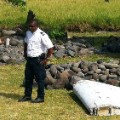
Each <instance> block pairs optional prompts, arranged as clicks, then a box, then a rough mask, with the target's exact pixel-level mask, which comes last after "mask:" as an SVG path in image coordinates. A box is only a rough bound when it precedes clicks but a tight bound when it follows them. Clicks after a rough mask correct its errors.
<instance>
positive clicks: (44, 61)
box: [40, 59, 48, 65]
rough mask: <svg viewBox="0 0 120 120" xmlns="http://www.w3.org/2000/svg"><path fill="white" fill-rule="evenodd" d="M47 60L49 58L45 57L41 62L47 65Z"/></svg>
mask: <svg viewBox="0 0 120 120" xmlns="http://www.w3.org/2000/svg"><path fill="white" fill-rule="evenodd" d="M47 62H48V59H44V60H42V61H41V62H40V64H43V65H46V64H47Z"/></svg>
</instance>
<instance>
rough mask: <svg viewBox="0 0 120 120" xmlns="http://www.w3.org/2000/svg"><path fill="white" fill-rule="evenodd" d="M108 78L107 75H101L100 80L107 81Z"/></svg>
mask: <svg viewBox="0 0 120 120" xmlns="http://www.w3.org/2000/svg"><path fill="white" fill-rule="evenodd" d="M106 80H107V75H99V81H101V82H105V81H106Z"/></svg>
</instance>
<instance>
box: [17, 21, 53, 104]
mask: <svg viewBox="0 0 120 120" xmlns="http://www.w3.org/2000/svg"><path fill="white" fill-rule="evenodd" d="M46 51H47V54H46V55H45V53H46ZM52 53H53V44H52V42H51V40H50V39H49V37H48V35H47V34H46V33H45V32H43V31H42V30H41V29H40V28H39V26H38V22H37V21H36V20H32V21H31V22H30V23H29V30H28V31H27V32H26V37H25V40H24V57H25V59H26V60H27V62H26V68H25V91H24V96H23V97H22V98H21V99H19V100H18V101H19V102H24V101H31V102H32V103H41V102H44V95H45V93H44V84H45V77H46V71H45V64H46V63H47V61H48V60H49V58H50V57H51V55H52ZM34 77H35V79H36V81H37V85H38V90H37V97H36V99H34V100H32V97H31V96H32V85H33V79H34Z"/></svg>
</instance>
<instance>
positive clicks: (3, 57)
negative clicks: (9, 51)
mask: <svg viewBox="0 0 120 120" xmlns="http://www.w3.org/2000/svg"><path fill="white" fill-rule="evenodd" d="M9 59H10V57H9V56H7V55H3V56H2V57H1V60H0V61H2V62H4V63H5V62H7V61H8V60H9Z"/></svg>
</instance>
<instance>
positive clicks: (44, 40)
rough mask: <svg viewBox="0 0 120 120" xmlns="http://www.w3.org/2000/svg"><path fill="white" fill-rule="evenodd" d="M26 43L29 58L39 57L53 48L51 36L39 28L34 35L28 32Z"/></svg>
mask: <svg viewBox="0 0 120 120" xmlns="http://www.w3.org/2000/svg"><path fill="white" fill-rule="evenodd" d="M24 42H25V43H27V56H28V57H38V56H40V55H41V54H42V53H45V52H46V51H47V49H49V48H52V47H53V44H52V42H51V40H50V38H49V36H48V35H47V34H46V33H45V32H43V31H42V30H40V29H39V28H38V29H37V30H36V31H35V32H34V33H32V32H31V31H29V30H28V31H27V32H26V37H25V39H24Z"/></svg>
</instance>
